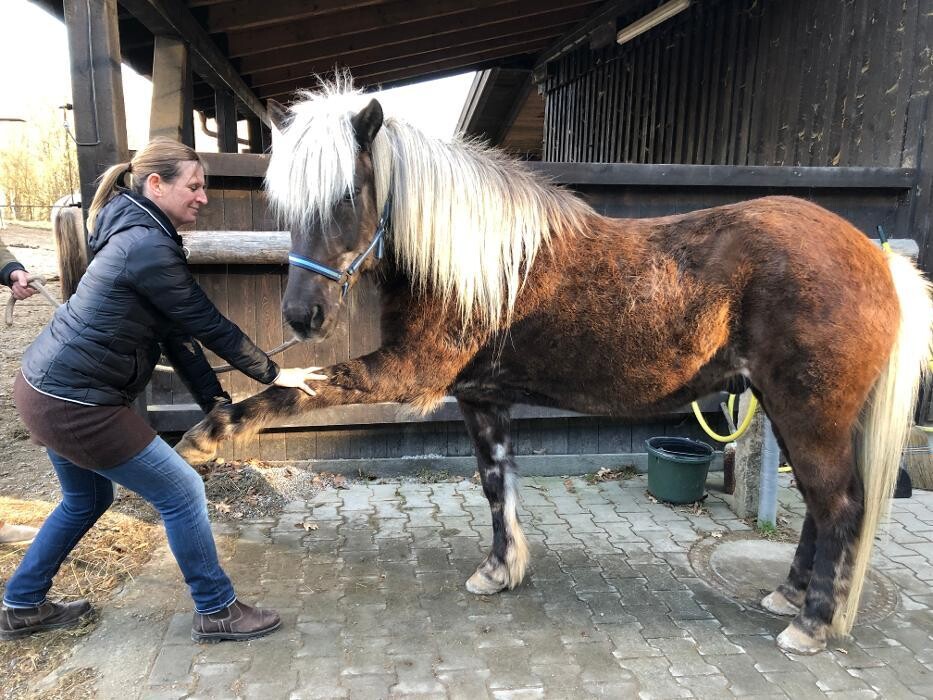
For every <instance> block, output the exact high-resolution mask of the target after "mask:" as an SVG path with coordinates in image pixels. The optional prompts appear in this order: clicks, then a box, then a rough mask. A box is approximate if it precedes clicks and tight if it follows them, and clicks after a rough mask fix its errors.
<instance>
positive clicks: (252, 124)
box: [246, 117, 265, 153]
mask: <svg viewBox="0 0 933 700" xmlns="http://www.w3.org/2000/svg"><path fill="white" fill-rule="evenodd" d="M246 126H247V128H248V130H249V152H250V153H262V152H263V151H264V150H265V148H264V146H263V138H262V137H263V133H262V131H263V125H262V122H261V121H259V117H248V118H247V120H246Z"/></svg>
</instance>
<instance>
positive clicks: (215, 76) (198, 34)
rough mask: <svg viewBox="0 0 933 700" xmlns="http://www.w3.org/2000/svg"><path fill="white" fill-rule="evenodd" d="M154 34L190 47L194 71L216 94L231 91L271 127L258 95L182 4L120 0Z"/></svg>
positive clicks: (166, 0) (170, 0) (176, 0)
mask: <svg viewBox="0 0 933 700" xmlns="http://www.w3.org/2000/svg"><path fill="white" fill-rule="evenodd" d="M120 3H121V4H122V5H123V7H125V8H126V9H127V10H129V12H130V13H132V14H133V15H134V16H135V17H136V18H137V19H138V20H139V21H140V22H142V23H143V24H144V25H145V26H146V27H147V28H148V29H149V31H151V32H152V33H153V34H168V35H172V36H176V37H178V38H179V39H181V40H182V41H184V42H185V43H187V44H188V46H189V47H190V50H191V54H192V59H193V61H192V67H193V69H194V70H195V72H197V73H198V74H199V75H201V77H203V78H204V79H205V80H206V81H207V82H208V83H210V85H211V86H212V87H213V88H214V89H215V90H229V91H230V92H232V93H233V94H234V95H235V96H236V98H237V100H238V101H239V102H240V103H241V104H242V105H243V106H244V107H245V108H246V109H248V110H249V111H250V112H252V113H253V114H255V115H256V116H257V117H259V118H260V119H261V120H262V121H263V122H264V123H265V124H266V125H267V126H269V125H270V124H271V123H270V121H269V117H268V115H267V114H266V108H265V107H264V106H263V104H262V102H260V101H259V98H258V97H256V94H255V93H254V92H253V91H252V90H251V89H250V88H249V87H248V86H247V85H246V83H245V82H243V79H242V78H241V77H240V75H239V73H238V72H237V71H236V69H234V67H233V65H232V64H231V63H230V61H229V60H227V58H225V57H224V55H223V53H221V51H220V49H218V48H217V46H216V45H215V44H214V42H213V41H212V40H211V38H210V37H209V36H208V35H207V32H205V31H204V29H203V27H201V25H200V24H198V21H197V20H196V19H195V18H194V17H193V16H192V14H191V12H190V11H189V10H188V8H187V7H186V6H185V5H184V3H182V2H181V0H120Z"/></svg>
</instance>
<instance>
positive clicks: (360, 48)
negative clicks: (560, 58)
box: [238, 0, 592, 75]
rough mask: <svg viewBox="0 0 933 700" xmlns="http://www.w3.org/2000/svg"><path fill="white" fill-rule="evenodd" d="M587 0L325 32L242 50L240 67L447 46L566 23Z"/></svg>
mask: <svg viewBox="0 0 933 700" xmlns="http://www.w3.org/2000/svg"><path fill="white" fill-rule="evenodd" d="M591 3H592V0H542V1H541V2H540V3H537V4H536V5H535V7H534V8H533V9H532V8H530V7H529V9H527V10H525V11H523V12H516V10H515V8H513V7H507V6H503V7H496V8H492V9H490V10H482V11H471V12H468V13H464V14H457V15H450V16H446V17H441V18H438V19H428V20H423V21H419V22H411V23H410V24H407V25H402V26H400V27H396V28H394V29H393V31H392V32H391V34H388V33H387V32H386V31H385V30H384V29H381V28H380V29H376V30H371V31H365V32H354V33H353V34H351V35H348V36H342V37H336V38H333V37H329V38H327V39H324V40H322V41H316V42H312V43H308V44H300V45H297V46H291V47H289V48H286V49H280V50H277V51H267V52H264V53H261V54H255V55H250V56H244V57H242V58H241V59H239V61H238V63H239V66H240V71H241V72H242V73H243V74H244V75H253V74H255V73H259V72H261V71H264V70H270V69H277V68H285V67H287V66H291V65H298V64H307V63H311V62H314V61H320V60H323V59H334V58H340V59H343V60H346V61H347V62H351V61H352V59H351V56H352V55H353V54H354V53H358V52H366V51H373V50H377V49H382V48H387V47H392V46H401V45H407V44H409V43H411V42H420V41H424V42H427V43H429V42H435V43H437V44H438V48H439V47H440V46H441V45H442V44H441V42H446V45H447V46H455V45H457V44H458V35H462V34H468V35H469V36H473V35H474V34H475V35H476V36H478V37H479V36H492V34H490V32H501V33H502V34H508V33H510V31H509V30H510V29H511V28H513V27H518V28H522V29H537V28H540V27H542V26H551V25H553V24H558V23H563V24H570V23H573V22H576V21H578V20H579V19H580V17H581V16H582V14H583V13H585V11H586V8H585V7H581V5H587V4H591Z"/></svg>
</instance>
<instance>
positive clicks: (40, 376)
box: [0, 139, 319, 641]
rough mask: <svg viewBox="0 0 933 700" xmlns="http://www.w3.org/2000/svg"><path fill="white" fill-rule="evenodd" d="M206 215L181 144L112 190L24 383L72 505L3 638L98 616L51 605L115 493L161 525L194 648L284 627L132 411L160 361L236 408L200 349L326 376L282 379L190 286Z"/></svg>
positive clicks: (31, 353) (104, 185) (123, 170)
mask: <svg viewBox="0 0 933 700" xmlns="http://www.w3.org/2000/svg"><path fill="white" fill-rule="evenodd" d="M124 183H125V184H124ZM206 203H207V195H206V194H205V192H204V168H203V166H202V164H201V162H200V160H199V158H198V155H197V153H195V151H193V150H192V149H190V148H188V147H187V146H184V145H182V144H180V143H177V142H175V141H170V140H168V139H156V140H154V141H152V142H151V143H149V144H148V145H147V146H146V147H145V148H143V149H142V150H140V151H139V152H138V153H137V154H136V155H135V156H134V157H133V160H132V161H131V162H129V163H124V164H121V165H116V166H114V167H112V168H110V169H109V170H107V172H105V173H104V175H103V177H102V179H101V184H100V187H99V188H98V190H97V194H96V195H95V197H94V201H93V203H92V204H91V207H90V210H89V216H88V229H89V231H90V232H91V235H90V239H89V245H90V248H91V250H92V251H93V252H94V254H95V255H94V259H93V262H92V263H91V264H90V265H89V266H88V268H87V271H86V272H85V274H84V276H83V277H82V278H81V282H80V284H79V285H78V289H77V291H76V292H75V294H74V295H73V296H72V297H71V298H70V299H69V301H68V303H67V304H65V305H63V306H62V307H60V308H59V309H58V310H57V311H56V312H55V314H54V316H53V317H52V320H51V322H50V323H49V325H48V326H47V327H46V328H45V330H44V331H43V332H42V333H41V334H40V335H39V337H38V338H37V339H36V341H35V342H34V343H33V344H32V345H30V346H29V348H28V349H27V350H26V352H25V354H24V355H23V365H22V372H21V373H20V374H18V375H17V377H16V381H15V383H14V399H15V401H16V407H17V410H18V411H19V412H20V415H21V416H22V419H23V422H24V423H25V424H26V426H27V427H28V428H29V430H30V432H31V434H32V436H33V439H34V440H36V441H37V442H39V443H40V444H43V445H45V446H46V447H47V449H48V454H49V459H50V460H51V461H52V466H53V467H54V468H55V472H56V474H57V475H58V478H59V481H60V482H61V488H62V502H61V504H59V506H58V507H57V508H56V509H55V511H53V512H52V514H51V515H50V516H49V518H48V519H47V520H46V521H45V523H44V524H43V526H42V528H41V529H40V531H39V533H38V534H37V535H36V538H35V541H34V542H33V544H32V545H31V546H30V548H29V550H28V551H27V552H26V556H25V557H24V559H23V561H22V563H21V564H20V566H19V568H18V569H17V570H16V572H15V573H14V574H13V576H12V577H11V578H10V580H9V581H8V582H7V585H6V590H5V591H4V595H3V607H2V609H0V639H12V638H16V637H22V636H25V635H28V634H32V633H34V632H39V631H42V630H47V629H53V628H59V627H67V626H70V625H74V624H76V623H77V622H78V620H79V619H80V618H81V617H82V616H83V615H85V614H86V613H87V612H88V611H89V610H90V605H89V604H88V603H87V602H86V601H77V602H72V603H67V604H59V603H53V602H49V601H47V600H46V593H47V592H48V590H49V588H50V587H51V585H52V578H53V577H54V576H55V573H56V572H57V571H58V568H59V566H60V565H61V563H62V561H63V560H64V559H65V557H66V556H67V555H68V553H69V552H70V551H71V550H72V549H73V548H74V547H75V545H76V544H77V543H78V541H79V540H80V539H81V537H82V536H83V535H84V533H85V532H87V531H88V529H90V527H91V526H92V525H93V524H94V522H95V521H96V520H97V519H98V518H99V517H100V515H101V514H102V513H103V512H104V511H105V510H107V508H108V507H109V506H110V504H111V503H112V502H113V492H114V487H113V484H114V483H117V484H120V485H122V486H125V487H126V488H129V489H131V490H133V491H136V492H137V493H139V494H140V495H141V496H142V497H143V498H145V499H146V500H148V501H149V502H150V503H152V504H153V506H155V508H156V509H157V510H158V511H159V514H160V515H161V516H162V520H163V522H164V524H165V530H166V534H167V536H168V542H169V546H170V547H171V549H172V553H173V554H174V555H175V559H176V561H177V562H178V566H179V567H180V568H181V571H182V573H183V574H184V577H185V582H186V583H187V584H188V586H189V588H190V591H191V596H192V598H193V599H194V609H195V614H194V624H193V627H192V633H191V634H192V638H193V639H194V640H195V641H219V640H224V639H253V638H255V637H259V636H262V635H264V634H268V633H269V632H271V631H273V630H275V629H276V628H277V627H278V626H279V624H280V621H279V616H278V614H277V613H276V612H275V611H272V610H260V609H258V608H254V607H251V606H249V605H246V604H245V603H243V602H242V601H239V600H237V598H236V595H235V593H234V590H233V586H232V584H231V583H230V580H229V579H228V578H227V575H226V574H225V573H224V571H223V569H221V567H220V563H219V561H218V559H217V552H216V549H215V546H214V539H213V536H212V534H211V530H210V524H209V522H208V517H207V500H206V498H205V494H204V484H203V482H202V480H201V478H200V477H199V476H198V474H197V472H195V471H194V470H193V469H192V468H191V467H190V466H189V465H188V464H187V463H186V462H185V461H184V460H183V459H182V458H181V457H179V456H178V455H177V454H176V453H175V451H174V450H173V449H172V448H171V447H169V445H168V444H167V443H165V442H164V441H163V440H162V439H161V438H160V437H158V436H157V435H156V434H155V432H154V431H153V430H152V428H150V427H149V425H148V424H147V423H146V422H145V421H144V420H143V419H142V418H140V417H139V416H138V415H137V414H136V413H135V412H134V411H133V410H132V409H131V408H130V404H131V402H132V401H133V399H134V398H135V397H136V395H137V394H138V393H139V392H140V391H142V389H143V388H144V387H145V386H146V384H147V382H148V381H149V378H150V377H151V376H152V372H153V368H154V366H155V364H156V362H157V361H158V358H159V355H160V353H164V354H165V355H166V357H168V359H169V361H170V362H171V363H172V365H173V366H174V367H175V369H176V371H177V372H178V375H179V376H180V377H181V379H182V380H183V381H184V383H185V384H186V385H187V387H188V389H189V390H190V391H191V393H192V395H193V396H194V397H195V399H196V400H197V401H198V403H199V404H200V406H201V408H202V409H204V410H205V411H209V410H210V409H211V408H213V407H214V406H215V405H216V404H217V403H218V402H228V401H230V397H229V396H228V395H227V394H226V393H225V392H224V391H223V389H221V387H220V384H219V383H218V381H217V377H216V376H215V375H214V373H213V372H212V371H211V369H210V367H209V366H208V364H207V361H206V360H205V357H204V353H203V352H202V350H201V348H200V346H199V345H198V343H197V342H194V340H193V339H197V340H199V341H200V342H202V343H203V344H204V345H206V346H207V347H208V348H210V349H211V350H213V351H214V352H215V353H217V354H218V355H219V356H220V357H222V358H224V359H225V360H227V361H228V362H229V363H230V364H232V365H233V366H234V367H236V368H237V369H238V370H240V371H241V372H243V373H244V374H246V375H247V376H249V377H252V378H253V379H255V380H257V381H259V382H262V383H264V384H277V385H279V386H288V387H297V388H301V389H303V390H305V391H307V392H309V393H312V394H313V393H314V392H313V391H312V390H311V389H310V388H309V387H308V386H307V384H306V383H305V382H306V380H308V379H317V378H319V375H316V374H314V373H313V371H312V370H306V369H299V368H294V369H283V370H279V368H278V367H277V366H276V364H275V363H274V362H273V361H272V360H270V359H269V357H268V356H266V354H265V353H263V352H262V351H261V350H260V349H259V348H258V347H256V345H254V344H253V343H252V342H251V341H250V339H249V338H247V337H246V335H244V334H243V332H242V331H241V330H240V329H239V328H238V327H237V326H236V325H234V324H233V323H231V322H230V321H229V320H227V319H226V318H224V317H223V316H222V315H221V314H220V313H219V312H218V311H217V309H216V308H215V307H214V305H213V304H212V303H211V302H210V301H209V300H208V298H207V297H206V296H205V294H204V292H203V291H202V290H201V288H200V287H199V286H198V285H197V283H196V282H195V281H194V279H193V278H192V276H191V274H190V273H189V271H188V268H187V265H186V263H185V257H184V253H183V248H182V245H181V243H182V241H181V238H180V237H179V235H178V233H177V228H178V227H180V226H182V225H184V224H191V223H194V221H195V220H196V219H197V216H198V210H199V208H200V207H201V206H203V205H205V204H206Z"/></svg>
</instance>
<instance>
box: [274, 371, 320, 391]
mask: <svg viewBox="0 0 933 700" xmlns="http://www.w3.org/2000/svg"><path fill="white" fill-rule="evenodd" d="M320 369H321V368H320V367H289V368H287V369H280V370H279V374H278V376H277V377H276V378H275V379H273V380H272V383H273V384H274V385H275V386H284V387H289V388H291V389H301V390H302V391H303V392H305V393H306V394H307V395H308V396H315V395H316V394H317V392H316V391H314V389H312V388H311V387H309V386H308V385H307V384H306V383H305V382H307V381H308V380H309V379H314V380H318V381H320V380H323V379H330V377H328V376H327V375H324V374H319V373H318V370H320Z"/></svg>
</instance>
